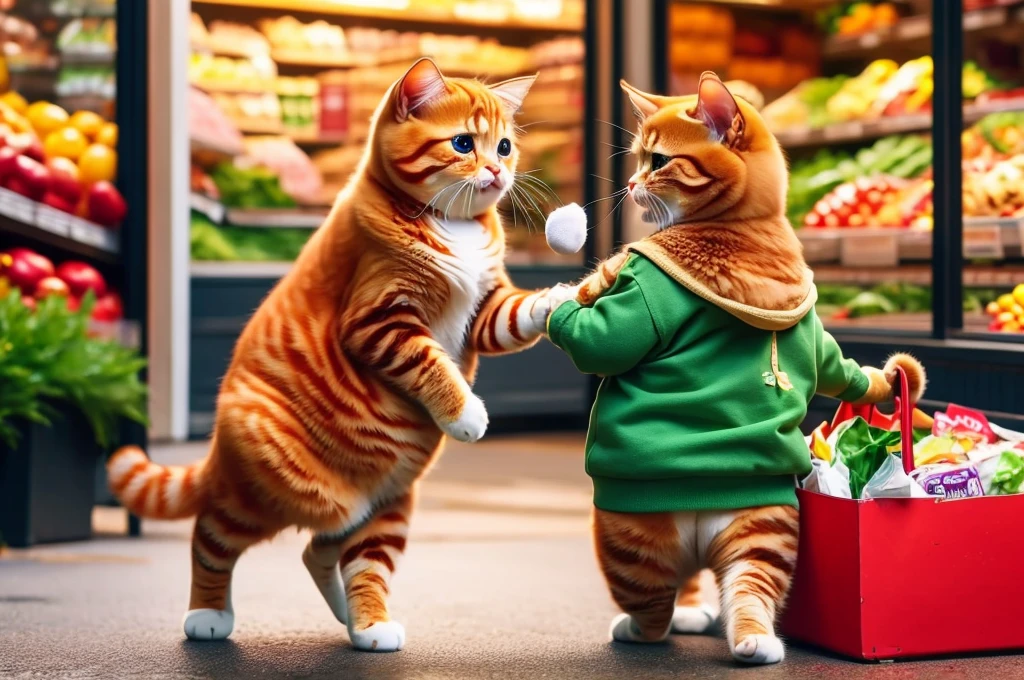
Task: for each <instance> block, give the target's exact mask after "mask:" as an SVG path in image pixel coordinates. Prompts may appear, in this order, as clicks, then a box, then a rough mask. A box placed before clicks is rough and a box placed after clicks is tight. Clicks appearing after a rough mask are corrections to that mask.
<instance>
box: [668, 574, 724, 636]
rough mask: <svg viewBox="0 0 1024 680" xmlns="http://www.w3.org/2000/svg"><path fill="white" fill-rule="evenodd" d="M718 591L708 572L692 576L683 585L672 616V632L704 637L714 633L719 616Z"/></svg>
mask: <svg viewBox="0 0 1024 680" xmlns="http://www.w3.org/2000/svg"><path fill="white" fill-rule="evenodd" d="M719 609H720V607H719V604H718V589H717V588H716V587H715V580H714V575H712V574H711V573H710V572H708V571H701V572H699V573H697V574H694V575H693V576H692V577H690V579H689V580H688V581H687V582H686V583H684V584H683V587H682V589H681V590H680V591H679V597H678V599H677V600H676V609H675V612H674V613H673V614H672V632H673V633H680V634H683V635H705V634H708V633H711V632H713V631H714V629H715V627H716V625H717V624H718V615H719Z"/></svg>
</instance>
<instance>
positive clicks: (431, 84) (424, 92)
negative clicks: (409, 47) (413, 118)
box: [395, 59, 445, 122]
mask: <svg viewBox="0 0 1024 680" xmlns="http://www.w3.org/2000/svg"><path fill="white" fill-rule="evenodd" d="M444 91H445V84H444V76H442V75H441V72H440V71H439V70H438V68H437V65H436V64H434V62H433V61H431V60H430V59H420V60H419V61H417V62H416V63H415V64H413V65H412V67H411V68H410V69H409V70H408V71H407V72H406V74H405V75H404V76H402V82H400V83H399V84H398V99H397V102H396V106H395V118H397V119H398V122H402V121H404V120H405V119H406V118H408V117H409V114H410V113H412V112H413V111H415V110H416V109H417V108H418V107H420V106H423V105H424V104H426V103H427V102H429V101H431V100H433V99H436V98H438V97H440V96H441V95H443V94H444Z"/></svg>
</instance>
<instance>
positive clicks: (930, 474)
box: [910, 463, 985, 500]
mask: <svg viewBox="0 0 1024 680" xmlns="http://www.w3.org/2000/svg"><path fill="white" fill-rule="evenodd" d="M910 476H911V478H912V479H914V480H915V481H916V482H917V483H918V484H920V485H921V486H922V487H923V488H924V490H925V491H926V492H927V493H928V495H929V496H939V497H940V498H945V499H947V500H953V499H957V498H977V497H979V496H984V495H985V490H984V488H983V487H982V482H981V476H980V475H979V474H978V470H977V468H975V467H974V466H973V465H971V464H970V463H967V464H964V465H925V466H923V467H919V468H917V469H916V470H914V471H913V472H912V473H910Z"/></svg>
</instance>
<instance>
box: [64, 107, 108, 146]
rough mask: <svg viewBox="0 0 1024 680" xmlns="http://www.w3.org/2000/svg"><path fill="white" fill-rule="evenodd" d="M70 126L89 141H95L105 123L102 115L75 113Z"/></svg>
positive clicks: (86, 112)
mask: <svg viewBox="0 0 1024 680" xmlns="http://www.w3.org/2000/svg"><path fill="white" fill-rule="evenodd" d="M68 125H70V126H71V127H73V128H75V129H76V130H78V131H79V132H81V133H82V134H83V135H85V136H86V137H88V138H89V139H95V137H96V134H97V133H99V131H100V130H101V129H103V126H104V125H105V121H104V120H103V117H102V116H101V115H99V114H98V113H95V112H93V111H75V113H74V114H72V116H71V120H69V121H68Z"/></svg>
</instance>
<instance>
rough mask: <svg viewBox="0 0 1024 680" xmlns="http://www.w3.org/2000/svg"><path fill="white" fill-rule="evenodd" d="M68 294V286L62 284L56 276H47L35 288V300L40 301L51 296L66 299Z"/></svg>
mask: <svg viewBox="0 0 1024 680" xmlns="http://www.w3.org/2000/svg"><path fill="white" fill-rule="evenodd" d="M69 292H70V291H69V289H68V284H66V283H64V282H63V281H61V280H60V279H58V278H57V277H56V276H47V277H46V278H45V279H43V280H42V281H40V282H39V285H37V286H36V299H38V300H42V299H43V298H45V297H49V296H51V295H60V296H62V297H67V294H68V293H69Z"/></svg>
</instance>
